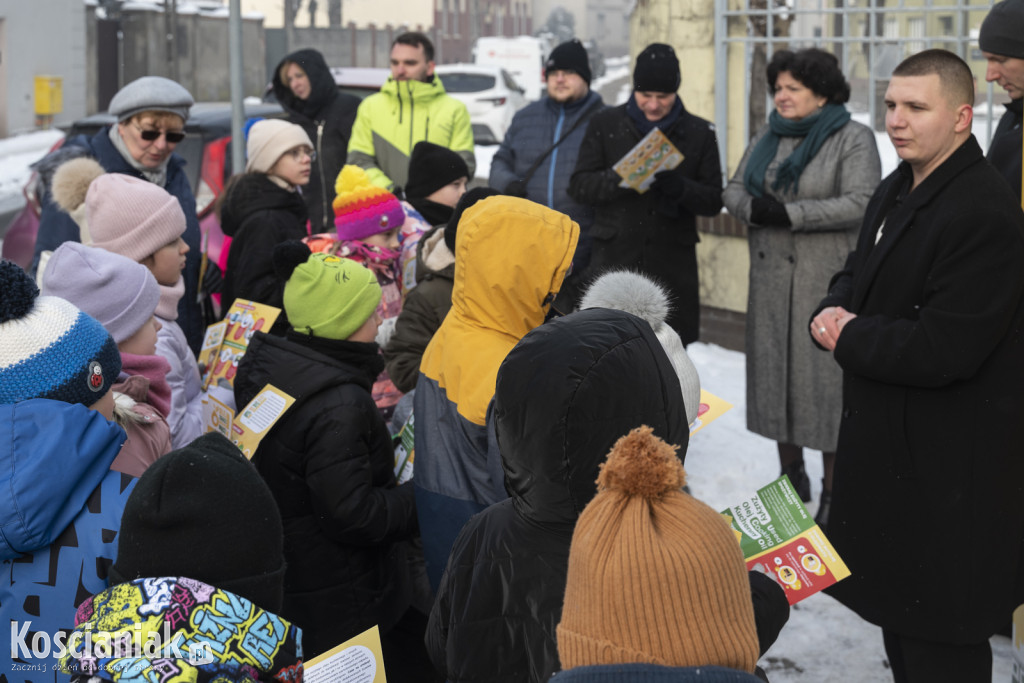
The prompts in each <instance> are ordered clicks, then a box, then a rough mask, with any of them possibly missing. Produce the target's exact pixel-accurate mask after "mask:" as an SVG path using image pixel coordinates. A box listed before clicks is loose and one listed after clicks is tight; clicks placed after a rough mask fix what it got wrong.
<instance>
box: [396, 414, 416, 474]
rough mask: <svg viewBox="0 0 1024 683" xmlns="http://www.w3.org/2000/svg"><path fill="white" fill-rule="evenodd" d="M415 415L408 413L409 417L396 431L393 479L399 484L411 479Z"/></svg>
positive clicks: (413, 457) (414, 456) (414, 453)
mask: <svg viewBox="0 0 1024 683" xmlns="http://www.w3.org/2000/svg"><path fill="white" fill-rule="evenodd" d="M415 417H416V414H415V413H409V419H408V420H406V421H405V424H404V425H402V430H401V431H400V432H398V443H397V444H396V445H395V481H397V482H398V483H399V484H404V483H405V482H407V481H409V480H410V479H412V468H413V462H414V461H415V460H416V439H415V437H414V433H415V429H416V425H415V421H414V420H415Z"/></svg>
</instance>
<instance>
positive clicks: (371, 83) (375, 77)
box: [331, 66, 391, 90]
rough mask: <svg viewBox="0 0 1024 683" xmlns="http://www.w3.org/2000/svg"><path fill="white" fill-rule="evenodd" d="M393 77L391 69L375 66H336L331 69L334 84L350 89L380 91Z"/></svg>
mask: <svg viewBox="0 0 1024 683" xmlns="http://www.w3.org/2000/svg"><path fill="white" fill-rule="evenodd" d="M390 75H391V69H384V68H380V67H375V66H336V67H332V68H331V76H333V77H334V84H335V85H337V86H339V87H340V86H345V87H349V88H366V89H367V90H370V89H372V90H380V86H382V85H384V81H386V80H388V76H390Z"/></svg>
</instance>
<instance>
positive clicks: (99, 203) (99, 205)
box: [85, 173, 185, 261]
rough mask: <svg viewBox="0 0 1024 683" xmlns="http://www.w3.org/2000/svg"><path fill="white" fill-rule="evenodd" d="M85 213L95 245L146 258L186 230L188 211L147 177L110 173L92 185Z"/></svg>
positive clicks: (137, 257)
mask: <svg viewBox="0 0 1024 683" xmlns="http://www.w3.org/2000/svg"><path fill="white" fill-rule="evenodd" d="M85 217H86V220H87V221H88V223H89V233H90V236H91V237H92V246H94V247H100V248H101V249H106V250H107V251H112V252H114V253H115V254H121V255H122V256H127V257H128V258H130V259H132V260H133V261H142V260H143V259H145V258H146V257H148V256H152V255H153V254H154V253H156V252H157V251H158V250H159V249H160V248H161V247H164V246H167V245H168V244H170V243H171V242H173V241H174V240H176V239H177V238H179V237H181V236H182V235H183V234H184V232H185V212H184V211H182V210H181V204H180V203H178V200H177V199H176V198H175V197H174V196H173V195H171V194H169V193H168V192H167V190H165V189H163V188H162V187H160V186H159V185H155V184H153V183H151V182H149V181H147V180H141V179H139V178H133V177H132V176H128V175H123V174H121V173H106V174H104V175H101V176H100V177H99V178H96V180H94V181H92V183H90V185H89V191H88V192H87V193H86V195H85Z"/></svg>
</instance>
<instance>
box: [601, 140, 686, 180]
mask: <svg viewBox="0 0 1024 683" xmlns="http://www.w3.org/2000/svg"><path fill="white" fill-rule="evenodd" d="M681 163H683V153H682V152H680V151H679V150H678V149H676V146H675V145H673V144H672V141H671V140H669V139H668V138H667V137H665V134H664V133H662V132H661V131H660V130H659V129H657V128H652V129H651V132H650V133H648V134H647V135H645V136H644V138H643V140H641V141H640V142H638V143H636V146H635V147H633V149H631V150H629V151H628V152H627V153H626V156H624V157H622V158H621V159H619V161H618V163H616V164H615V165H614V166H612V169H613V170H614V171H615V172H616V173H618V174H619V176H621V177H622V182H620V183H619V187H631V188H633V189H634V190H636V191H637V192H639V193H640V194H643V193H644V192H647V190H649V189H650V187H651V183H653V182H654V175H655V174H656V173H658V172H660V171H671V170H672V169H673V168H675V167H676V166H678V165H679V164H681Z"/></svg>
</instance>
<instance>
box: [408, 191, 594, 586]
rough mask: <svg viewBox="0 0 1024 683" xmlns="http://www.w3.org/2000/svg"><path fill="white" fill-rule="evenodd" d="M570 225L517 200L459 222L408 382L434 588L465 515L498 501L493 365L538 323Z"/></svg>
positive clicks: (483, 208) (560, 275) (571, 234)
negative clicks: (413, 379) (431, 325)
mask: <svg viewBox="0 0 1024 683" xmlns="http://www.w3.org/2000/svg"><path fill="white" fill-rule="evenodd" d="M578 237H579V227H578V226H577V225H576V223H574V222H572V220H570V219H569V217H568V216H566V215H565V214H562V213H558V212H557V211H552V210H551V209H548V208H547V207H544V206H541V205H540V204H536V203H534V202H531V201H528V200H526V199H519V198H517V197H505V196H498V197H488V198H487V199H484V200H482V201H479V202H477V203H476V204H474V205H473V206H472V207H470V208H469V209H468V210H467V211H466V212H465V213H464V214H463V215H462V220H461V221H460V222H459V239H458V241H457V242H456V244H455V252H456V254H455V282H454V285H453V288H452V308H451V310H450V311H449V312H448V315H447V317H445V319H444V322H443V323H441V327H440V328H439V329H438V330H437V332H436V333H435V334H434V337H433V339H431V340H430V344H429V345H428V346H427V350H426V351H425V352H424V354H423V361H422V362H421V364H420V378H419V381H418V382H417V384H416V395H415V398H414V399H413V400H414V406H415V408H414V410H415V414H416V434H415V438H416V465H415V472H416V474H415V476H414V477H413V482H414V483H415V486H416V507H417V509H418V511H419V519H420V527H421V529H422V537H423V549H424V556H425V558H426V561H427V574H428V576H429V577H430V581H431V584H432V585H433V586H434V587H436V586H437V584H438V582H439V581H440V579H441V573H442V572H443V571H444V566H445V564H446V563H447V561H448V552H449V550H450V548H451V545H452V543H453V542H454V541H455V537H456V536H457V535H458V533H459V531H460V530H461V529H462V526H463V524H465V523H466V521H467V520H468V519H469V518H470V517H471V516H473V515H474V514H476V513H477V512H480V511H481V510H483V509H484V508H485V507H487V506H488V505H490V504H492V503H496V502H498V501H499V500H502V499H504V498H505V497H506V495H507V494H506V493H505V490H504V487H503V486H502V473H501V464H500V462H499V459H498V451H497V446H496V444H494V443H493V441H492V439H491V436H490V435H489V434H488V428H487V412H488V406H489V405H490V402H491V397H492V396H493V395H494V381H495V377H497V374H498V366H499V365H501V362H502V361H503V360H504V359H505V355H506V354H508V352H509V351H511V350H512V347H513V346H515V345H516V342H518V341H519V340H520V339H521V338H522V337H523V336H524V335H525V334H526V333H527V332H529V331H530V330H532V329H533V328H534V327H536V326H538V325H540V324H541V323H542V322H543V321H544V316H545V313H546V312H547V307H548V305H549V304H550V302H551V300H552V299H553V298H554V295H555V294H557V292H558V290H559V288H560V287H561V286H562V280H563V279H564V278H565V273H566V271H567V270H568V268H569V265H570V263H571V262H572V256H573V252H574V251H575V250H576V241H577V239H578Z"/></svg>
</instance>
